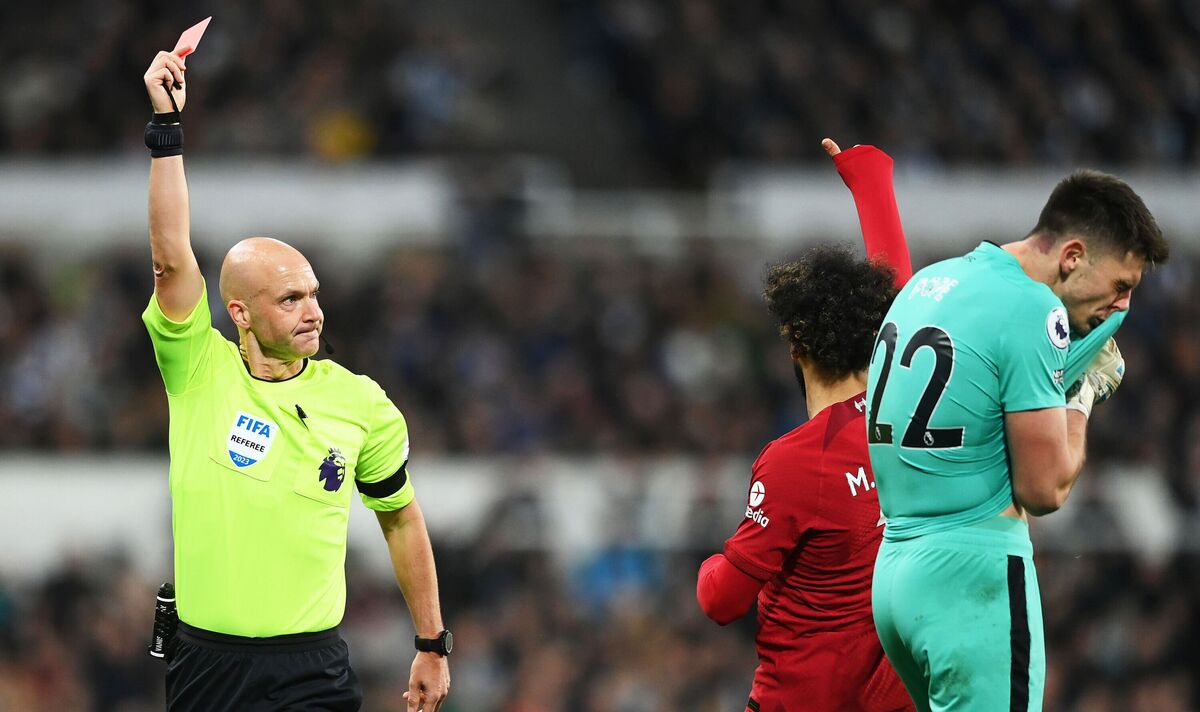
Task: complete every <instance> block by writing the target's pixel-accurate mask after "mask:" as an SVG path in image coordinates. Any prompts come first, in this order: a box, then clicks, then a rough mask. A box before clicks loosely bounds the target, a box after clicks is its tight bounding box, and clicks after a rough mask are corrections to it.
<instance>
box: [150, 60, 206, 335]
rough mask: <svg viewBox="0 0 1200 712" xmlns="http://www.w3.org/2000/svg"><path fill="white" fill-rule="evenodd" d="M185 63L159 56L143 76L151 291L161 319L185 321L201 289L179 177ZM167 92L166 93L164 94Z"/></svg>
mask: <svg viewBox="0 0 1200 712" xmlns="http://www.w3.org/2000/svg"><path fill="white" fill-rule="evenodd" d="M185 71H186V68H185V67H184V60H183V59H181V58H180V57H179V56H178V55H176V54H173V53H170V52H159V53H158V55H157V56H156V57H155V58H154V61H153V62H151V63H150V68H149V69H147V70H146V75H145V76H144V77H143V78H142V79H143V81H144V82H145V84H146V93H147V94H149V96H150V105H151V107H152V108H153V110H154V116H153V117H152V119H151V121H150V123H149V124H147V125H146V146H147V147H148V148H150V150H151V153H150V155H151V160H150V258H151V260H152V261H153V264H154V293H155V296H156V297H157V299H158V305H159V308H161V309H162V312H163V315H164V316H166V317H167V318H168V319H171V320H172V321H183V320H184V319H185V318H187V316H188V315H189V314H191V312H192V310H193V309H194V308H195V307H196V304H197V303H198V302H199V301H200V296H201V294H202V293H203V291H204V281H203V279H202V278H201V276H200V266H199V265H198V264H197V263H196V255H195V253H193V252H192V243H191V230H190V212H189V208H188V192H187V179H186V178H185V177H184V174H183V126H182V124H181V123H180V112H181V111H182V110H183V107H184V104H185V103H186V102H187V84H186V82H185V81H184V72H185ZM168 92H169V93H168Z"/></svg>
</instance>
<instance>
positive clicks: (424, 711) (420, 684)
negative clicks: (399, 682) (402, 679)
mask: <svg viewBox="0 0 1200 712" xmlns="http://www.w3.org/2000/svg"><path fill="white" fill-rule="evenodd" d="M448 694H450V663H449V662H447V660H446V658H444V657H442V656H441V655H438V654H437V653H417V657H416V658H414V659H413V664H412V674H411V675H410V676H409V678H408V692H405V693H404V699H406V700H408V710H409V712H417V710H420V711H421V712H437V711H438V710H439V709H441V708H442V703H443V702H445V700H446V695H448Z"/></svg>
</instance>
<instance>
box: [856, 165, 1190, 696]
mask: <svg viewBox="0 0 1200 712" xmlns="http://www.w3.org/2000/svg"><path fill="white" fill-rule="evenodd" d="M1167 256H1168V247H1167V244H1166V242H1165V240H1164V239H1163V236H1162V233H1161V232H1160V231H1159V229H1158V226H1157V225H1156V224H1155V221H1154V218H1153V216H1152V215H1151V214H1150V212H1149V211H1148V210H1147V209H1146V206H1145V205H1144V204H1143V202H1142V200H1141V199H1140V198H1139V197H1138V196H1137V195H1136V193H1134V192H1133V190H1132V189H1130V188H1129V186H1128V185H1126V184H1125V183H1123V182H1121V181H1120V180H1118V179H1116V178H1114V177H1112V176H1108V175H1105V174H1102V173H1097V172H1092V171H1080V172H1078V173H1075V174H1073V175H1071V176H1070V177H1068V178H1066V179H1065V180H1063V181H1062V182H1061V183H1059V185H1058V186H1057V187H1056V188H1055V190H1054V191H1053V193H1052V194H1051V196H1050V198H1049V200H1048V202H1047V203H1046V206H1045V207H1044V208H1043V210H1042V213H1041V215H1040V217H1039V219H1038V223H1037V225H1036V226H1035V227H1034V229H1033V230H1032V231H1031V232H1030V233H1029V234H1028V235H1027V236H1026V237H1025V238H1024V239H1022V240H1020V241H1017V242H1013V243H1010V244H1007V245H1004V246H1003V247H1001V246H998V245H995V244H992V243H988V242H985V243H982V244H980V245H979V246H978V247H977V248H976V249H975V250H973V251H972V252H970V253H968V254H967V255H964V256H962V257H959V258H955V259H950V260H946V261H943V262H938V263H936V264H934V265H931V266H929V267H926V268H925V269H923V270H921V271H920V272H918V273H917V274H915V275H914V276H913V277H912V279H910V280H909V281H908V283H907V284H906V285H905V286H904V288H903V289H902V290H901V292H900V294H899V295H898V296H897V298H896V300H895V302H894V303H893V304H892V307H891V309H890V310H889V311H888V314H887V316H886V317H885V319H884V323H883V325H882V326H881V328H880V332H879V338H878V340H877V341H876V344H875V350H874V353H873V358H872V363H871V368H870V371H869V376H868V389H867V404H868V405H867V438H868V443H869V449H870V456H871V463H872V466H873V468H874V472H875V478H876V484H877V487H878V490H879V501H880V504H881V507H882V509H883V514H884V515H885V516H886V517H887V520H888V521H887V526H886V528H885V530H884V540H883V543H882V545H881V546H880V550H879V556H878V559H877V561H876V566H875V575H874V582H873V591H872V605H873V612H874V617H875V624H876V628H877V630H878V632H879V635H880V640H881V642H882V643H883V648H884V650H885V652H886V653H887V656H888V658H889V660H890V661H891V662H892V664H893V666H894V667H895V669H896V671H897V672H898V673H899V674H900V676H901V678H902V679H903V680H904V683H905V685H906V687H907V688H908V690H909V693H910V694H911V695H912V697H913V700H914V702H915V703H916V705H917V708H918V709H920V710H1038V709H1041V701H1042V691H1043V686H1044V678H1045V648H1044V641H1043V635H1042V621H1041V606H1040V600H1039V594H1038V587H1037V579H1036V575H1035V572H1034V569H1033V562H1032V546H1031V544H1030V541H1029V533H1028V525H1027V523H1026V517H1027V515H1028V514H1032V515H1034V516H1039V515H1043V514H1047V513H1049V512H1052V511H1054V510H1056V509H1058V508H1059V507H1060V506H1062V504H1063V502H1064V501H1065V499H1066V497H1067V494H1068V493H1069V492H1070V489H1071V487H1072V485H1073V484H1074V482H1075V479H1076V477H1078V475H1079V472H1080V469H1081V467H1082V465H1083V459H1084V450H1085V448H1084V445H1085V431H1086V425H1087V419H1088V416H1089V415H1090V414H1091V409H1092V406H1093V405H1095V404H1096V403H1098V402H1101V401H1103V400H1104V399H1105V398H1107V397H1108V396H1109V395H1111V394H1112V392H1113V390H1114V389H1115V388H1116V387H1117V385H1119V383H1120V380H1121V377H1122V375H1123V372H1124V364H1123V361H1122V360H1121V358H1120V354H1119V352H1118V351H1117V350H1116V345H1115V343H1114V342H1112V340H1111V339H1109V338H1108V334H1111V333H1112V331H1113V330H1115V327H1116V326H1117V325H1118V324H1119V320H1120V318H1121V316H1122V315H1123V313H1124V312H1125V311H1127V310H1128V309H1129V304H1130V299H1131V296H1132V292H1133V290H1134V288H1135V287H1136V286H1137V284H1138V283H1139V281H1140V280H1141V277H1142V274H1143V272H1144V270H1145V268H1146V267H1147V266H1149V265H1152V264H1155V263H1161V262H1163V261H1165V260H1166V259H1167ZM1072 334H1075V335H1077V336H1079V337H1081V338H1080V339H1079V343H1080V344H1081V345H1086V346H1087V348H1086V350H1082V351H1080V350H1071V354H1070V355H1069V349H1070V347H1071V346H1072V343H1071V335H1072ZM1101 346H1103V348H1100V347H1101ZM1093 352H1098V353H1096V355H1095V356H1094V357H1093V358H1091V359H1090V361H1084V360H1083V358H1082V357H1083V356H1084V355H1085V354H1086V355H1089V356H1090V355H1091V354H1092V353H1093ZM1071 356H1075V357H1076V358H1075V359H1074V362H1072V359H1071ZM1083 364H1088V365H1087V366H1086V367H1083ZM1079 374H1082V375H1081V376H1080V377H1079V380H1078V383H1077V384H1076V385H1075V386H1074V387H1073V388H1071V389H1070V391H1069V392H1067V393H1066V395H1067V396H1069V398H1065V397H1064V392H1066V391H1067V388H1066V384H1069V383H1072V381H1074V380H1075V379H1076V377H1077V376H1078V375H1079ZM1064 405H1066V408H1064V407H1063V406H1064Z"/></svg>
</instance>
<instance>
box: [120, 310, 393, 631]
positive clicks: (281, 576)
mask: <svg viewBox="0 0 1200 712" xmlns="http://www.w3.org/2000/svg"><path fill="white" fill-rule="evenodd" d="M142 320H143V322H145V324H146V328H147V330H148V331H149V332H150V338H151V341H152V342H153V344H154V354H155V358H156V359H157V361H158V366H159V369H160V371H161V372H162V376H163V383H164V384H165V385H166V389H167V400H168V403H169V406H170V416H171V422H170V451H171V473H170V489H171V501H172V528H173V531H174V535H175V588H176V592H177V604H178V607H179V615H180V618H181V619H182V620H184V621H186V622H187V623H189V624H191V625H194V626H198V627H200V628H206V629H208V630H213V631H218V632H221V633H228V634H232V635H243V636H252V637H263V636H273V635H284V634H288V633H302V632H311V631H318V630H325V629H327V628H331V627H333V626H335V625H337V624H338V622H339V621H341V618H342V614H343V611H344V609H345V602H346V584H345V558H346V532H347V524H348V521H349V512H350V509H349V508H350V500H351V491H352V489H353V481H354V480H356V479H357V480H358V481H361V482H378V481H380V480H383V479H385V478H387V477H389V476H391V475H392V474H393V473H395V472H396V471H397V470H398V469H399V468H400V467H401V466H402V465H403V464H404V463H405V462H406V461H407V459H408V428H407V426H406V424H405V422H404V417H403V416H402V415H401V414H400V411H399V410H397V409H396V407H395V406H394V405H393V404H392V402H391V401H390V400H389V399H388V398H387V396H386V395H385V394H384V392H383V389H381V388H380V387H379V386H378V385H377V384H376V383H375V382H374V381H372V380H371V379H369V378H367V377H365V376H358V375H355V374H353V373H350V372H349V371H347V370H346V369H344V368H342V367H341V366H339V365H337V364H335V363H333V362H332V361H327V360H320V361H318V360H312V359H309V360H308V361H307V362H306V364H305V367H304V369H303V370H302V371H301V372H300V373H299V374H298V375H297V376H295V377H294V378H292V379H290V380H286V381H279V382H268V381H262V380H258V379H255V378H253V377H251V376H250V374H249V372H248V371H247V369H246V366H245V364H244V362H243V361H242V358H241V355H240V354H239V352H238V347H237V345H236V344H234V343H232V342H230V341H228V340H226V339H225V338H223V337H222V336H221V335H220V333H218V332H217V331H216V330H215V329H213V328H212V319H211V315H210V313H209V308H208V299H207V293H205V295H204V296H202V297H201V299H200V303H199V304H198V305H197V306H196V308H195V309H194V310H193V311H192V313H191V315H189V316H188V318H187V320H186V321H183V322H180V323H177V322H173V321H171V320H170V319H168V318H167V317H166V316H165V315H164V314H163V313H162V311H161V310H160V308H159V305H158V300H157V298H156V297H153V296H152V297H151V298H150V304H149V305H148V306H147V307H146V311H145V312H144V313H143V314H142ZM297 405H299V406H300V408H301V409H302V410H303V411H304V414H305V416H307V417H306V418H304V419H303V420H302V419H301V418H300V416H299V414H298V412H297V408H296V406H297ZM342 468H344V470H343V469H342ZM326 485H328V487H335V488H336V489H333V490H332V491H331V490H330V489H329V488H327V486H326ZM412 499H413V488H412V483H411V481H409V482H406V483H405V485H404V487H403V488H401V489H400V490H399V491H398V492H396V493H395V494H393V495H391V496H389V497H386V498H383V499H373V498H370V497H367V496H365V495H363V496H362V500H363V502H364V503H365V504H366V506H368V507H370V508H372V509H376V510H394V509H400V508H402V507H404V506H405V505H407V504H408V503H409V502H411V501H412Z"/></svg>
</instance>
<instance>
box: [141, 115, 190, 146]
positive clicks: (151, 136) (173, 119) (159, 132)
mask: <svg viewBox="0 0 1200 712" xmlns="http://www.w3.org/2000/svg"><path fill="white" fill-rule="evenodd" d="M146 148H148V149H150V157H151V158H163V157H164V156H182V155H183V124H181V123H179V112H178V111H170V112H167V113H165V114H155V115H154V118H152V119H151V120H150V123H148V124H146Z"/></svg>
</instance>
